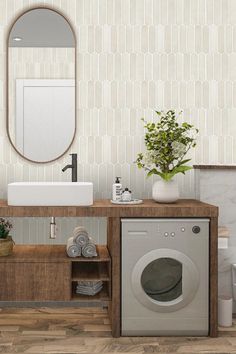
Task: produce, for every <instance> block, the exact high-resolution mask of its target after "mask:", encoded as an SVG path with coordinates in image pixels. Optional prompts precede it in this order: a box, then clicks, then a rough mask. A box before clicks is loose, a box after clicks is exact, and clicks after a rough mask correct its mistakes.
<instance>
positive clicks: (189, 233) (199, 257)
mask: <svg viewBox="0 0 236 354" xmlns="http://www.w3.org/2000/svg"><path fill="white" fill-rule="evenodd" d="M121 222H122V281H121V287H122V290H121V306H122V309H121V317H122V318H121V333H122V335H123V336H136V335H137V336H152V335H153V336H159V335H184V336H189V335H197V336H199V335H208V331H209V219H197V218H194V219H182V218H175V219H166V218H165V219H156V218H155V219H153V218H152V219H146V218H145V219H122V220H121Z"/></svg>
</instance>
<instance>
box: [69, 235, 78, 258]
mask: <svg viewBox="0 0 236 354" xmlns="http://www.w3.org/2000/svg"><path fill="white" fill-rule="evenodd" d="M66 252H67V254H68V256H69V257H78V256H81V247H80V246H79V245H76V244H75V243H74V239H73V237H70V238H69V239H68V241H67V245H66Z"/></svg>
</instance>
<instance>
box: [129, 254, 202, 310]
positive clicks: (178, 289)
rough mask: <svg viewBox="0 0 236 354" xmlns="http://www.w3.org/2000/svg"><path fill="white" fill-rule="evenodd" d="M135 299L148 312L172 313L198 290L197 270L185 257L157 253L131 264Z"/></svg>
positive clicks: (190, 299) (183, 255) (188, 300)
mask: <svg viewBox="0 0 236 354" xmlns="http://www.w3.org/2000/svg"><path fill="white" fill-rule="evenodd" d="M131 278H132V279H131V282H132V289H133V292H134V294H135V297H136V299H137V300H138V301H139V302H141V303H142V304H143V305H144V306H146V307H147V308H149V309H150V310H152V311H158V312H172V311H176V310H178V309H180V308H182V307H184V306H186V305H187V304H188V303H190V302H191V301H192V299H193V298H194V296H195V294H196V292H197V290H198V287H199V274H198V270H197V267H196V266H195V264H194V263H193V262H192V260H191V259H190V258H189V257H188V256H186V255H185V254H183V253H181V252H179V251H176V250H172V249H164V248H162V249H157V250H153V251H151V252H149V253H147V254H145V255H144V256H143V257H142V258H140V259H139V260H138V262H137V263H136V264H135V266H134V268H133V272H132V277H131Z"/></svg>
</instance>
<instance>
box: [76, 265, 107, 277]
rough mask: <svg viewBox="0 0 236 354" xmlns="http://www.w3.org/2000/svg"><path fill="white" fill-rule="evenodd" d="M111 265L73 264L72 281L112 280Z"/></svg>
mask: <svg viewBox="0 0 236 354" xmlns="http://www.w3.org/2000/svg"><path fill="white" fill-rule="evenodd" d="M109 274H110V263H109V262H101V263H95V262H93V263H90V262H86V263H85V262H83V263H82V262H81V263H74V262H73V263H72V276H71V280H72V281H78V280H103V281H109V280H110V275H109Z"/></svg>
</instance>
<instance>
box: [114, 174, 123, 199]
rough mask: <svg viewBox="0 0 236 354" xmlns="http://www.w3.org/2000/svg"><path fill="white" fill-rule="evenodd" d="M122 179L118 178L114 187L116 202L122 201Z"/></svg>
mask: <svg viewBox="0 0 236 354" xmlns="http://www.w3.org/2000/svg"><path fill="white" fill-rule="evenodd" d="M120 179H121V177H116V180H115V183H113V185H112V200H113V201H114V202H116V201H118V200H120V199H121V193H122V184H121V183H120Z"/></svg>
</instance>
